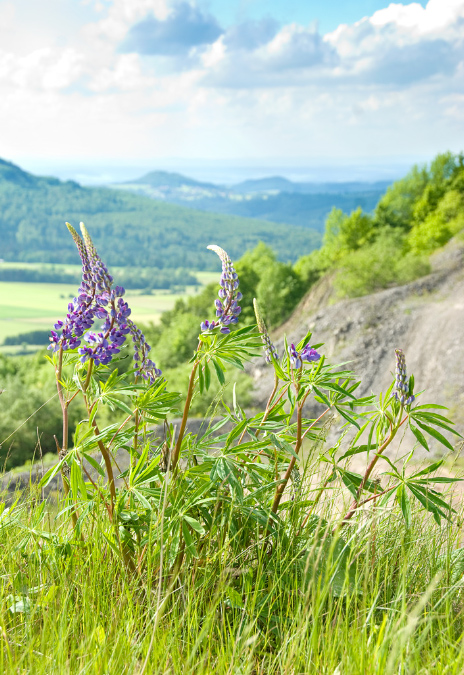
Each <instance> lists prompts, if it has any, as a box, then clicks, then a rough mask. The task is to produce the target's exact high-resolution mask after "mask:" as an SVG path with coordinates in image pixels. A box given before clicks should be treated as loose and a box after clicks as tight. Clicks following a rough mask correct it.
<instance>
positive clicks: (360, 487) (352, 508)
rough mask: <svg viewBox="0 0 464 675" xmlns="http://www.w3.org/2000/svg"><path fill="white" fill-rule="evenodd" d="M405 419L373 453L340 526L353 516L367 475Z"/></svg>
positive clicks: (367, 478) (358, 505) (367, 477)
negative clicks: (354, 497)
mask: <svg viewBox="0 0 464 675" xmlns="http://www.w3.org/2000/svg"><path fill="white" fill-rule="evenodd" d="M402 412H403V407H401V410H400V417H401V414H402ZM407 419H408V417H407V416H406V417H405V418H404V419H403V420H402V421H401V422H400V423H399V424H397V425H396V426H395V427H393V428H392V429H391V431H390V434H389V436H388V438H386V439H385V441H384V442H383V443H382V445H381V446H380V448H379V449H378V451H377V452H376V453H375V455H374V457H373V458H372V460H371V461H370V463H369V466H368V467H367V469H366V473H365V474H364V477H363V479H362V481H361V485H360V486H359V488H358V492H357V496H356V499H354V500H353V502H352V504H351V506H350V510H349V511H348V513H347V514H346V516H345V517H344V518H343V520H342V522H341V523H340V527H343V525H344V524H345V523H346V522H347V521H348V520H350V519H351V518H352V517H353V515H354V513H355V512H356V510H357V509H358V508H359V507H360V506H361V504H360V503H359V498H360V496H361V494H362V492H363V490H364V488H365V486H366V483H367V481H368V480H369V477H370V475H371V473H372V471H373V470H374V467H375V465H376V464H377V462H378V461H379V459H380V457H381V456H382V453H383V452H384V450H386V448H387V447H388V446H389V445H390V443H391V442H392V441H393V439H394V438H395V436H396V434H397V433H398V430H399V429H400V427H401V426H402V425H403V424H404V423H405V422H406V420H407ZM361 503H362V504H364V502H361Z"/></svg>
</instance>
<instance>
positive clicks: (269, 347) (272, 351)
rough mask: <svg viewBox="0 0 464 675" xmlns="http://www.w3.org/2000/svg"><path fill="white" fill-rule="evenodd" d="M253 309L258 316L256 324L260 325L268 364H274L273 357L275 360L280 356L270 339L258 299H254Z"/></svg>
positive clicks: (259, 328)
mask: <svg viewBox="0 0 464 675" xmlns="http://www.w3.org/2000/svg"><path fill="white" fill-rule="evenodd" d="M253 307H254V310H255V316H256V323H257V324H258V330H259V332H260V334H261V339H262V341H263V344H264V347H263V349H264V356H265V359H266V361H267V362H268V363H272V357H274V358H275V359H278V358H279V355H278V353H277V350H276V348H275V347H274V345H273V343H272V342H271V338H270V337H269V333H268V332H267V328H266V324H265V323H264V321H263V317H262V316H261V313H260V311H259V306H258V301H257V300H256V298H253Z"/></svg>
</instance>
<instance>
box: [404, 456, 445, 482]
mask: <svg viewBox="0 0 464 675" xmlns="http://www.w3.org/2000/svg"><path fill="white" fill-rule="evenodd" d="M444 461H445V460H444V459H439V460H437V461H436V462H433V464H429V466H426V467H425V469H421V470H420V471H417V473H415V474H413V475H412V476H410V477H409V478H410V479H411V480H413V479H414V480H415V479H416V478H418V477H419V476H427V475H428V474H430V473H433V472H434V471H436V470H437V469H439V468H440V467H441V466H442V465H443V463H444Z"/></svg>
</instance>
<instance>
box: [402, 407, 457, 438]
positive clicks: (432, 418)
mask: <svg viewBox="0 0 464 675" xmlns="http://www.w3.org/2000/svg"><path fill="white" fill-rule="evenodd" d="M413 417H414V419H415V420H416V421H418V420H419V419H420V420H422V421H424V420H425V422H427V423H428V424H433V425H434V426H437V427H441V428H442V429H446V431H449V432H450V433H451V434H454V435H455V436H458V437H459V438H462V436H461V434H460V433H458V432H457V431H456V429H453V428H452V427H451V426H450V424H454V423H453V422H451V421H450V420H449V419H448V418H446V417H443V415H438V414H437V413H427V412H419V413H416V411H415V410H414V412H413Z"/></svg>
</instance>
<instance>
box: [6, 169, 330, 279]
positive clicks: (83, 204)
mask: <svg viewBox="0 0 464 675" xmlns="http://www.w3.org/2000/svg"><path fill="white" fill-rule="evenodd" d="M66 221H68V222H70V223H72V224H74V225H78V224H79V222H80V221H84V222H85V223H86V224H87V225H88V226H89V227H91V229H92V233H93V236H94V240H95V244H96V246H97V247H98V248H99V249H100V250H102V251H105V259H106V261H107V263H108V264H109V265H118V266H124V267H125V266H129V267H145V268H146V267H156V268H158V269H164V268H168V269H178V268H184V269H190V270H208V269H209V270H215V269H219V267H218V264H217V262H216V261H215V260H214V258H213V259H212V256H210V255H208V252H207V251H206V246H207V245H208V244H209V243H211V241H217V240H220V241H221V243H222V245H223V246H224V247H225V248H226V249H227V250H228V251H229V252H230V255H231V256H233V257H234V258H237V257H239V256H240V255H242V253H243V252H244V251H246V250H248V249H250V248H253V247H254V246H256V244H258V242H260V241H263V242H265V243H266V244H267V245H269V246H271V247H273V248H275V250H277V251H278V256H279V258H280V259H282V260H292V261H295V260H296V259H297V257H298V256H299V255H300V253H301V251H302V250H303V251H307V252H309V251H311V250H313V249H315V248H317V247H318V246H319V245H320V241H321V235H320V233H319V232H316V231H315V230H311V229H310V228H305V227H298V226H294V225H281V224H277V223H271V222H266V221H262V220H255V219H249V218H240V217H238V216H232V215H221V214H214V213H205V212H201V211H196V210H194V209H189V208H186V207H183V206H176V205H173V204H165V203H163V202H158V201H155V200H153V199H150V198H149V197H144V196H140V195H135V194H129V193H128V192H124V191H122V190H113V189H109V188H87V187H81V186H80V185H79V184H78V183H75V182H73V181H67V182H61V181H59V180H58V179H56V178H44V177H36V176H33V175H32V174H29V173H27V172H25V171H22V170H21V169H20V168H19V167H17V166H15V165H14V164H11V163H9V162H5V161H4V160H0V239H1V241H2V252H1V257H2V258H3V259H4V260H7V261H23V262H47V263H71V262H77V260H76V253H75V250H74V247H73V242H72V240H71V241H70V240H69V236H68V231H67V230H66V227H65V222H66Z"/></svg>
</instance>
